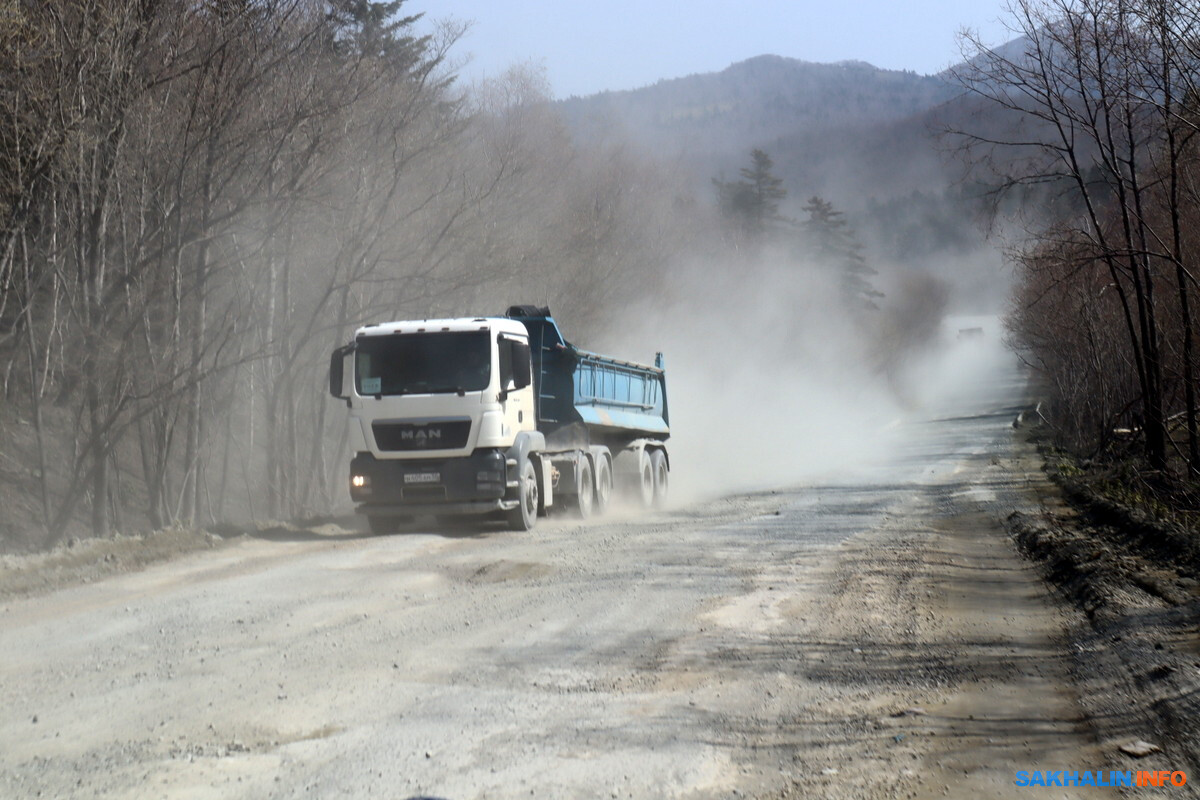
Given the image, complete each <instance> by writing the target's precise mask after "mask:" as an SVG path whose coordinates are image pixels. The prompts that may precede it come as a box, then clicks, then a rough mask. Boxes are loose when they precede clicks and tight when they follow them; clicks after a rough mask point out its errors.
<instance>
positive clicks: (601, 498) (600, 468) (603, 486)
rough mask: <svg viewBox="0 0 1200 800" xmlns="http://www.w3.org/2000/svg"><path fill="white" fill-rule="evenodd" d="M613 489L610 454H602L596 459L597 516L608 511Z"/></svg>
mask: <svg viewBox="0 0 1200 800" xmlns="http://www.w3.org/2000/svg"><path fill="white" fill-rule="evenodd" d="M612 491H613V471H612V464H611V463H610V462H609V460H608V456H600V457H599V458H598V459H596V509H595V510H596V516H600V515H601V514H604V513H606V512H607V511H608V504H609V503H610V502H611V501H612Z"/></svg>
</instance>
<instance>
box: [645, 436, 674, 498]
mask: <svg viewBox="0 0 1200 800" xmlns="http://www.w3.org/2000/svg"><path fill="white" fill-rule="evenodd" d="M650 470H651V472H653V473H654V507H655V508H662V507H663V506H665V505H666V504H667V486H668V483H669V479H670V473H671V471H670V469H668V468H667V454H666V453H664V452H663V451H662V450H655V451H654V452H653V453H651V454H650Z"/></svg>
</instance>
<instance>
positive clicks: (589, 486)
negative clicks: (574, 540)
mask: <svg viewBox="0 0 1200 800" xmlns="http://www.w3.org/2000/svg"><path fill="white" fill-rule="evenodd" d="M576 476H577V477H576V486H575V489H576V491H577V493H576V495H575V513H576V514H578V515H579V518H580V519H587V518H588V517H590V516H591V515H592V513H593V511H594V510H595V507H596V506H595V502H594V501H595V499H596V495H595V486H594V484H593V483H592V462H591V461H589V460H588V459H587V457H586V456H585V457H583V458H581V459H579V466H578V468H577V469H576Z"/></svg>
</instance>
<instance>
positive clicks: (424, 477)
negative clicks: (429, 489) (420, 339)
mask: <svg viewBox="0 0 1200 800" xmlns="http://www.w3.org/2000/svg"><path fill="white" fill-rule="evenodd" d="M441 479H442V473H440V472H410V473H408V474H407V475H405V476H404V482H405V483H437V482H438V481H440V480H441Z"/></svg>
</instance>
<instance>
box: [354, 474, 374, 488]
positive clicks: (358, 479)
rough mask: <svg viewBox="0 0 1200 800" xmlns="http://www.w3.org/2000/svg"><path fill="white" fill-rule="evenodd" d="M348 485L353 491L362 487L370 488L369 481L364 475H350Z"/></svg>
mask: <svg viewBox="0 0 1200 800" xmlns="http://www.w3.org/2000/svg"><path fill="white" fill-rule="evenodd" d="M350 485H351V486H353V487H354V488H355V489H361V488H363V487H364V486H370V485H371V479H370V478H368V477H367V476H366V475H351V476H350Z"/></svg>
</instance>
